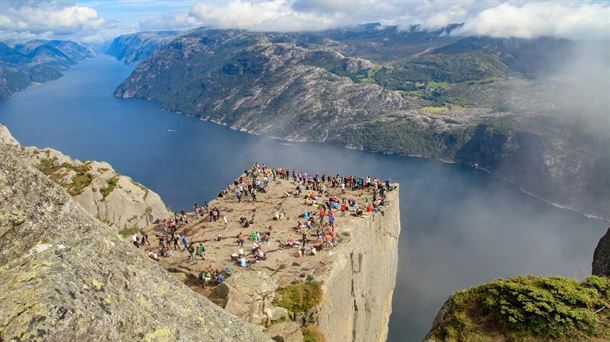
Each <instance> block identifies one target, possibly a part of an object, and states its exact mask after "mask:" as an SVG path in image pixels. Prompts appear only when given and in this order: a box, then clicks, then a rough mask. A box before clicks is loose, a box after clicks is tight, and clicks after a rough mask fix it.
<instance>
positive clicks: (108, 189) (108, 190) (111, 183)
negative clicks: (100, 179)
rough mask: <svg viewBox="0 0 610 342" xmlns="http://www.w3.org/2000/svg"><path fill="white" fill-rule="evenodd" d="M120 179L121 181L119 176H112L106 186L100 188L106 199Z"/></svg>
mask: <svg viewBox="0 0 610 342" xmlns="http://www.w3.org/2000/svg"><path fill="white" fill-rule="evenodd" d="M118 181H119V177H117V176H112V178H110V179H108V180H107V181H106V186H105V187H103V188H101V189H100V193H101V194H102V196H103V199H106V197H108V195H110V193H111V192H112V190H114V188H116V185H117V183H118Z"/></svg>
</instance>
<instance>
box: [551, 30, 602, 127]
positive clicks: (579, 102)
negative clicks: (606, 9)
mask: <svg viewBox="0 0 610 342" xmlns="http://www.w3.org/2000/svg"><path fill="white" fill-rule="evenodd" d="M545 77H546V78H548V80H549V81H550V82H551V83H552V84H553V87H554V91H553V92H552V93H550V95H551V97H550V98H549V99H548V101H553V102H554V103H555V104H556V105H557V107H558V108H557V109H558V113H559V114H560V115H562V116H565V117H568V118H573V119H575V120H577V121H579V122H581V123H583V124H584V125H585V126H586V128H587V129H589V130H592V131H594V132H595V133H596V134H603V135H604V136H609V135H610V95H609V94H610V41H603V40H599V41H577V42H574V45H573V48H572V51H571V54H570V56H568V58H566V60H565V61H564V62H563V63H560V64H559V65H558V66H557V67H556V69H555V70H554V71H553V72H551V73H550V74H548V75H545ZM541 100H547V99H541Z"/></svg>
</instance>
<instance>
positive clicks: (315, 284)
mask: <svg viewBox="0 0 610 342" xmlns="http://www.w3.org/2000/svg"><path fill="white" fill-rule="evenodd" d="M279 294H280V299H279V300H278V301H277V302H276V303H275V304H276V305H278V306H281V307H283V308H286V309H288V310H289V311H291V312H307V311H308V310H309V309H311V308H313V307H315V306H316V305H318V304H320V302H321V301H322V283H321V282H319V281H306V282H304V283H300V284H295V285H289V286H287V287H285V288H283V289H281V290H280V291H279Z"/></svg>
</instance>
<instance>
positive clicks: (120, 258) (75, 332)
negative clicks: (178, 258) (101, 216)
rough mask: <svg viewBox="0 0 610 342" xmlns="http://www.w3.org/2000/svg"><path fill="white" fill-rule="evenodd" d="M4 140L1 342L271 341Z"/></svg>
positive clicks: (0, 152)
mask: <svg viewBox="0 0 610 342" xmlns="http://www.w3.org/2000/svg"><path fill="white" fill-rule="evenodd" d="M21 153H22V151H21V150H20V148H19V147H18V146H15V145H9V144H0V236H1V237H2V238H1V239H0V307H2V310H0V340H2V341H86V340H91V339H95V340H100V341H135V340H140V341H204V340H205V341H212V340H213V341H266V340H269V338H268V337H266V336H265V335H263V334H262V333H261V329H260V328H257V327H255V326H252V325H250V324H247V323H245V322H243V321H242V320H240V319H238V318H237V317H235V316H233V315H231V314H229V313H227V312H226V311H224V310H222V309H220V308H218V307H217V306H216V305H214V304H213V303H211V302H209V301H208V300H207V299H205V298H203V297H201V296H199V295H197V294H196V293H194V292H192V291H191V290H190V289H188V288H187V287H186V286H185V285H184V284H182V283H180V282H179V281H178V280H177V279H175V278H174V277H173V276H171V275H170V274H169V273H168V272H166V271H165V270H163V269H162V268H161V267H159V266H158V265H157V264H156V263H155V262H154V261H152V260H150V259H149V258H147V257H146V256H144V255H142V254H141V253H140V252H139V251H138V250H137V249H135V248H132V247H131V246H130V245H129V244H128V243H127V242H124V241H121V239H120V238H119V236H117V234H116V230H115V229H113V228H110V227H109V226H107V225H105V224H103V223H101V222H100V221H99V220H96V219H95V218H93V217H92V216H91V215H90V214H88V213H87V212H86V211H85V210H84V209H83V208H82V207H81V206H80V205H78V204H77V203H76V202H75V201H74V200H73V199H72V198H71V196H70V195H69V194H68V193H67V191H66V190H64V189H63V188H62V187H60V186H58V185H57V184H56V183H55V182H53V181H51V180H50V179H49V177H48V176H46V175H44V174H43V173H41V172H40V171H38V170H36V169H35V168H33V167H31V166H29V165H28V162H24V160H22V158H21V156H20V155H21Z"/></svg>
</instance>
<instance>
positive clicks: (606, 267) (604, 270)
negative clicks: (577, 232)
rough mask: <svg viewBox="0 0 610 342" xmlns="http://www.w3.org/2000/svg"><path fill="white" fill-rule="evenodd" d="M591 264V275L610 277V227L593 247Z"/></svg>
mask: <svg viewBox="0 0 610 342" xmlns="http://www.w3.org/2000/svg"><path fill="white" fill-rule="evenodd" d="M592 266H593V267H592V268H593V270H592V273H593V275H596V276H600V277H610V228H608V231H607V232H606V234H604V236H602V238H601V239H600V240H599V242H598V243H597V247H595V252H594V253H593V263H592Z"/></svg>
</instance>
